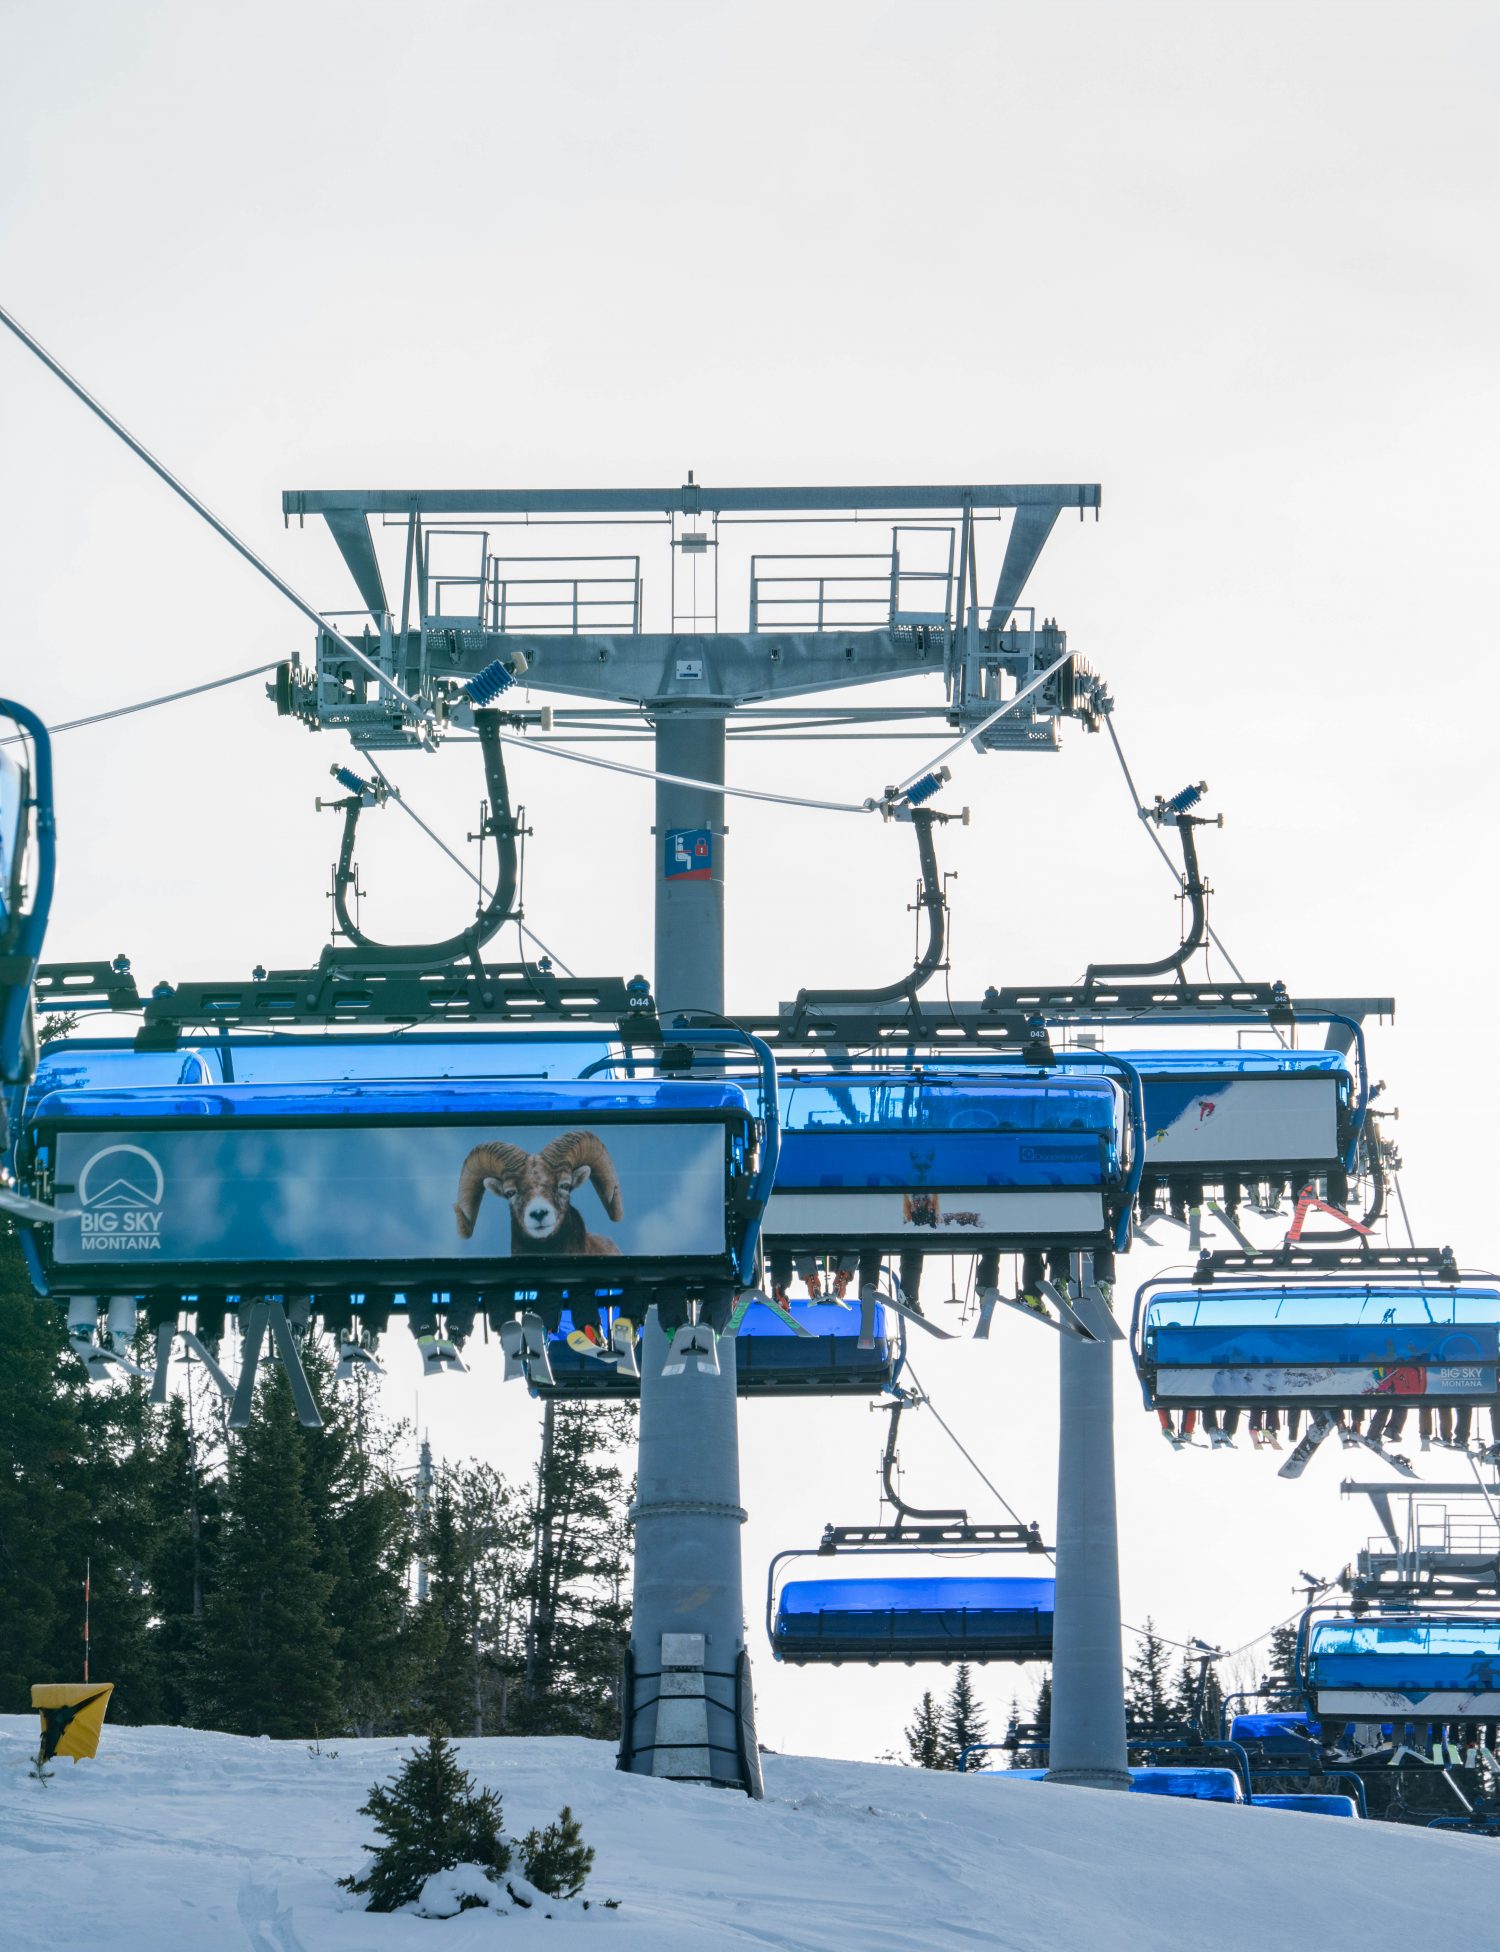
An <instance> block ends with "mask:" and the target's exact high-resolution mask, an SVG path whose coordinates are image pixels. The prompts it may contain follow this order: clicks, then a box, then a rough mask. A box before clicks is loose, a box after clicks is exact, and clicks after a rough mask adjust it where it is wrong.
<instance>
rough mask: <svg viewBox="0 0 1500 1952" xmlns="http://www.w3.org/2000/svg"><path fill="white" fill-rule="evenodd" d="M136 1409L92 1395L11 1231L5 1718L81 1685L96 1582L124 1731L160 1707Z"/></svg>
mask: <svg viewBox="0 0 1500 1952" xmlns="http://www.w3.org/2000/svg"><path fill="white" fill-rule="evenodd" d="M139 1396H140V1393H139V1391H138V1390H137V1393H136V1396H135V1397H132V1396H131V1395H130V1394H129V1392H127V1391H125V1390H122V1389H120V1388H119V1387H118V1386H115V1387H111V1388H109V1389H102V1390H96V1391H91V1390H90V1388H89V1386H88V1383H87V1381H86V1380H85V1377H84V1374H83V1370H82V1368H81V1367H80V1365H79V1363H78V1359H77V1357H76V1356H75V1355H74V1354H73V1353H72V1351H71V1350H70V1349H69V1347H68V1342H67V1331H66V1325H65V1321H64V1316H63V1311H62V1309H61V1308H60V1307H59V1306H58V1304H57V1302H56V1301H55V1300H48V1299H46V1298H43V1297H39V1296H37V1295H36V1294H34V1293H33V1291H32V1287H31V1281H30V1278H29V1276H28V1275H27V1273H26V1269H25V1264H24V1263H23V1261H22V1259H21V1253H20V1248H19V1245H18V1243H17V1240H16V1237H15V1234H14V1231H13V1230H12V1229H11V1227H10V1225H9V1223H8V1222H0V1609H3V1612H0V1711H3V1710H9V1711H11V1712H15V1713H20V1712H23V1711H24V1710H26V1709H27V1708H28V1706H29V1703H30V1698H31V1697H30V1688H31V1683H32V1682H33V1681H38V1680H74V1679H78V1678H80V1677H81V1674H82V1669H83V1614H84V1579H85V1574H86V1572H87V1574H88V1576H89V1579H90V1587H91V1605H90V1613H91V1620H92V1626H93V1659H92V1662H91V1670H90V1671H91V1673H92V1674H93V1675H94V1676H96V1677H97V1676H101V1675H102V1676H103V1677H104V1678H105V1679H108V1680H113V1681H115V1683H116V1690H117V1693H116V1700H117V1701H118V1705H119V1706H118V1718H119V1719H121V1720H126V1721H129V1720H140V1719H143V1718H144V1717H145V1715H146V1714H148V1713H149V1712H150V1710H151V1708H152V1706H153V1705H154V1704H153V1702H152V1700H151V1687H150V1680H149V1676H148V1674H147V1672H146V1651H145V1646H146V1643H145V1636H146V1629H147V1623H148V1620H149V1610H150V1609H149V1597H148V1595H147V1592H146V1588H145V1581H144V1579H143V1576H142V1559H143V1556H144V1548H145V1538H144V1535H143V1534H144V1530H145V1527H144V1524H143V1511H142V1505H141V1497H140V1493H141V1487H142V1482H143V1474H142V1471H141V1468H140V1467H139V1465H138V1463H137V1462H135V1461H134V1459H133V1456H132V1450H133V1444H134V1441H135V1440H134V1437H133V1435H132V1434H131V1433H132V1427H134V1428H137V1429H139V1428H143V1425H142V1424H141V1421H140V1414H141V1406H140V1400H139ZM112 1711H113V1704H112Z"/></svg>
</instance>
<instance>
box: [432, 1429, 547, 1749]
mask: <svg viewBox="0 0 1500 1952" xmlns="http://www.w3.org/2000/svg"><path fill="white" fill-rule="evenodd" d="M531 1541H532V1529H531V1517H530V1511H529V1508H528V1506H527V1503H526V1501H525V1499H524V1498H523V1497H522V1496H521V1495H520V1494H519V1493H518V1492H517V1491H516V1489H515V1487H514V1486H512V1485H510V1484H507V1483H506V1481H505V1479H504V1478H502V1477H501V1476H500V1474H499V1473H498V1472H497V1471H495V1470H494V1469H492V1468H491V1467H490V1466H489V1465H486V1464H468V1465H451V1464H450V1465H443V1466H442V1467H441V1468H440V1469H439V1470H438V1471H437V1472H436V1473H435V1474H434V1477H433V1481H432V1485H431V1488H430V1491H429V1493H428V1497H427V1510H426V1514H425V1517H424V1520H423V1524H422V1528H421V1533H420V1538H419V1541H418V1547H419V1550H420V1553H421V1556H422V1560H423V1563H424V1565H425V1567H426V1574H427V1596H426V1598H425V1600H424V1601H423V1602H422V1603H421V1605H420V1606H419V1607H418V1608H417V1609H416V1612H415V1613H414V1615H413V1617H412V1621H411V1629H410V1631H411V1633H412V1636H413V1638H414V1640H415V1641H416V1642H418V1643H419V1645H420V1649H421V1653H420V1664H419V1671H418V1678H417V1689H416V1695H415V1702H414V1709H413V1712H414V1713H417V1714H424V1715H426V1717H427V1719H428V1721H429V1722H431V1721H434V1720H441V1721H442V1722H444V1723H445V1725H446V1726H447V1727H449V1728H468V1729H469V1730H470V1731H471V1732H472V1733H473V1734H475V1735H485V1734H499V1733H503V1732H504V1730H505V1728H506V1726H507V1716H508V1709H509V1697H510V1692H511V1689H512V1687H513V1685H514V1684H515V1682H516V1680H517V1678H518V1677H519V1676H520V1674H521V1672H522V1668H523V1665H524V1659H525V1638H526V1635H525V1628H526V1607H527V1601H526V1593H527V1587H528V1581H529V1577H530V1549H531Z"/></svg>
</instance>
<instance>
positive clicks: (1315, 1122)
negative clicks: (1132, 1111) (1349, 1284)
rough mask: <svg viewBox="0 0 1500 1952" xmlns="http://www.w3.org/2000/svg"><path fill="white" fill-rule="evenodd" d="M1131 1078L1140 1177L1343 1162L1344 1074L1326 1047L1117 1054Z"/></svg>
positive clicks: (1313, 1172) (1300, 1171) (1308, 1168)
mask: <svg viewBox="0 0 1500 1952" xmlns="http://www.w3.org/2000/svg"><path fill="white" fill-rule="evenodd" d="M1121 1055H1122V1056H1124V1057H1125V1058H1127V1059H1128V1060H1129V1062H1130V1063H1131V1064H1132V1065H1133V1066H1134V1067H1135V1069H1136V1071H1137V1072H1138V1073H1139V1074H1140V1080H1141V1096H1142V1101H1143V1104H1144V1109H1145V1119H1146V1158H1145V1183H1146V1187H1147V1189H1148V1191H1149V1189H1150V1187H1151V1186H1152V1185H1153V1184H1154V1183H1159V1182H1161V1181H1166V1182H1168V1183H1171V1182H1174V1181H1177V1180H1187V1179H1191V1180H1193V1181H1195V1182H1197V1183H1199V1184H1201V1183H1203V1182H1204V1181H1208V1182H1210V1183H1214V1182H1217V1183H1219V1184H1222V1183H1223V1182H1224V1181H1225V1180H1226V1179H1233V1180H1235V1181H1254V1180H1257V1179H1272V1180H1280V1179H1283V1178H1287V1177H1295V1178H1298V1179H1307V1178H1312V1177H1317V1176H1319V1175H1322V1174H1326V1173H1328V1172H1330V1171H1336V1170H1338V1169H1340V1168H1344V1169H1347V1168H1349V1167H1352V1165H1353V1163H1354V1162H1353V1158H1352V1150H1351V1146H1352V1138H1353V1125H1352V1117H1351V1107H1352V1098H1353V1078H1352V1075H1351V1073H1350V1069H1349V1064H1348V1060H1347V1058H1345V1057H1344V1056H1343V1055H1342V1054H1341V1053H1340V1052H1338V1051H1332V1050H1288V1049H1282V1048H1275V1049H1255V1048H1251V1049H1244V1050H1230V1051H1206V1050H1193V1051H1125V1052H1122V1053H1121Z"/></svg>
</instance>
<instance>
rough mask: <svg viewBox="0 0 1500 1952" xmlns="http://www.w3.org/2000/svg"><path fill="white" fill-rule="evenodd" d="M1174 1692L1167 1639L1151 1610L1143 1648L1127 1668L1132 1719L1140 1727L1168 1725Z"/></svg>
mask: <svg viewBox="0 0 1500 1952" xmlns="http://www.w3.org/2000/svg"><path fill="white" fill-rule="evenodd" d="M1172 1694H1173V1690H1172V1680H1171V1674H1170V1670H1169V1667H1168V1654H1167V1646H1166V1642H1165V1641H1164V1640H1162V1639H1161V1638H1160V1636H1159V1635H1158V1634H1157V1631H1156V1625H1155V1622H1154V1621H1153V1620H1152V1618H1151V1615H1150V1614H1149V1613H1148V1614H1147V1615H1146V1628H1145V1632H1144V1633H1143V1634H1142V1636H1141V1642H1140V1650H1139V1652H1138V1653H1137V1654H1136V1657H1135V1659H1134V1660H1133V1661H1131V1662H1130V1664H1129V1666H1128V1667H1127V1668H1126V1670H1125V1706H1126V1713H1127V1716H1128V1719H1129V1720H1130V1721H1131V1722H1132V1723H1134V1724H1135V1726H1136V1727H1138V1728H1163V1727H1165V1726H1167V1725H1168V1724H1169V1723H1170V1721H1171V1719H1172V1716H1171V1708H1172Z"/></svg>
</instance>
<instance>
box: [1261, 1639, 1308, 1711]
mask: <svg viewBox="0 0 1500 1952" xmlns="http://www.w3.org/2000/svg"><path fill="white" fill-rule="evenodd" d="M1265 1685H1266V1686H1267V1687H1268V1688H1269V1689H1270V1690H1271V1692H1270V1694H1269V1695H1268V1697H1267V1700H1266V1706H1267V1707H1268V1708H1271V1709H1288V1708H1300V1707H1301V1706H1302V1690H1301V1689H1300V1688H1299V1687H1298V1685H1297V1629H1296V1627H1294V1626H1291V1625H1287V1626H1284V1627H1273V1628H1272V1630H1271V1654H1270V1663H1269V1666H1268V1669H1267V1672H1266V1676H1265Z"/></svg>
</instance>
